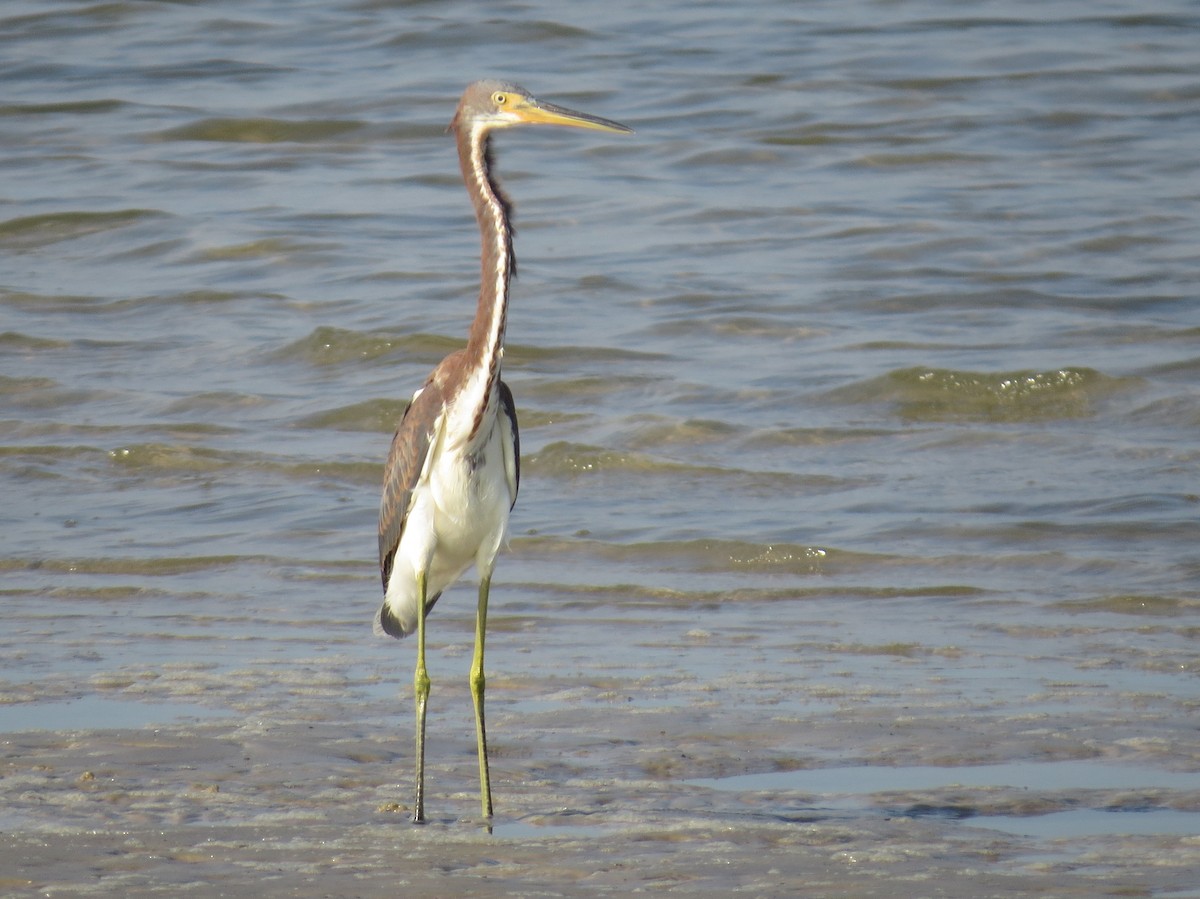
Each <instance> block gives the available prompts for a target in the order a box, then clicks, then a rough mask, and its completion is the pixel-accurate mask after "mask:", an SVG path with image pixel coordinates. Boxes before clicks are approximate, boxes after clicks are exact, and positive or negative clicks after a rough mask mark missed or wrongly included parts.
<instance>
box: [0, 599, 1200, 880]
mask: <svg viewBox="0 0 1200 899" xmlns="http://www.w3.org/2000/svg"><path fill="white" fill-rule="evenodd" d="M452 623H453V624H458V623H459V622H457V621H453V622H452ZM461 623H462V624H464V625H465V624H467V623H469V622H468V620H467V619H463V620H462V622H461ZM509 623H510V624H511V621H510V622H509ZM621 629H627V626H626V628H621ZM501 630H503V627H501ZM667 631H671V632H673V633H674V634H675V637H674V638H673V639H671V640H667V639H666V638H667ZM617 632H618V630H613V631H612V632H611V633H600V634H599V636H600V637H601V638H604V637H612V636H614V635H615V634H616V633H617ZM573 635H574V637H577V638H580V642H577V641H576V640H575V639H567V640H565V641H559V643H558V647H559V649H558V651H559V652H561V651H562V650H563V647H573V649H572V650H570V651H572V652H576V653H578V652H581V651H582V650H583V643H582V642H581V640H582V638H583V637H584V636H585V633H584V632H583V630H582V629H579V630H578V631H576V632H573ZM568 636H570V635H568ZM643 636H647V637H655V633H654V632H651V633H648V634H646V633H644V634H643ZM502 639H503V637H501V638H498V640H497V642H499V641H500V640H502ZM652 642H657V643H659V644H666V643H670V644H671V646H672V649H671V651H670V653H668V654H667V655H669V656H670V657H671V658H672V659H674V661H675V662H676V663H677V664H678V665H679V667H678V668H676V669H674V670H671V671H664V672H660V673H658V674H651V675H648V676H641V677H636V678H632V679H630V680H629V681H627V682H626V681H624V680H623V679H622V678H620V677H618V676H615V675H613V674H611V672H609V673H606V672H604V671H603V670H602V669H604V668H606V667H610V668H614V669H616V668H620V667H621V664H622V662H621V660H622V659H625V660H628V659H630V658H631V657H632V656H630V655H629V654H628V652H625V653H622V652H621V651H614V652H613V653H610V654H609V657H608V659H607V660H606V661H601V660H600V659H597V660H596V663H595V668H592V669H589V668H587V667H584V666H583V665H582V664H581V663H580V662H579V660H578V659H577V662H576V664H563V658H561V657H560V658H559V659H558V660H557V662H556V660H555V659H553V658H549V659H546V660H539V659H536V658H533V659H529V660H528V664H527V665H526V666H525V669H524V672H522V667H521V665H520V657H521V654H520V653H514V652H511V651H501V652H500V653H498V659H497V661H496V663H495V666H496V671H495V673H494V674H493V676H492V678H491V679H490V681H489V695H490V697H491V702H490V705H489V712H490V719H491V730H492V736H493V759H492V767H493V779H494V788H495V793H496V804H497V814H496V818H495V821H494V827H493V829H492V831H491V832H490V833H489V832H488V830H487V829H486V828H485V827H484V826H483V824H482V822H481V821H480V820H479V818H478V817H477V803H478V794H477V784H476V780H475V777H476V768H475V758H474V744H473V730H472V727H473V724H472V719H471V715H470V702H469V697H468V693H467V690H466V687H465V685H464V684H461V683H458V682H457V681H456V680H453V679H452V678H451V671H452V670H454V669H456V668H457V667H461V665H462V664H463V663H464V661H465V649H466V647H465V645H464V644H458V643H454V642H449V643H439V644H435V646H434V647H433V652H434V656H433V659H434V663H435V665H436V667H435V685H434V695H433V700H432V703H433V704H432V709H431V720H430V736H429V739H430V747H429V779H430V781H429V788H430V796H429V799H428V805H429V808H428V813H429V817H430V821H429V823H428V824H426V825H425V826H415V825H413V824H411V823H410V822H409V819H408V816H409V799H410V796H409V792H410V789H411V771H410V764H411V755H410V743H411V734H412V729H411V721H410V711H411V706H410V703H409V701H408V698H407V696H406V695H397V692H398V691H399V692H400V693H403V692H404V691H403V690H402V689H401V688H400V687H399V686H397V685H396V684H393V683H390V682H389V681H388V680H387V679H386V678H384V677H383V676H381V675H379V674H378V673H376V672H371V671H370V669H369V668H366V667H364V666H363V664H362V663H361V660H359V659H356V658H355V657H354V656H352V655H337V656H328V657H317V658H310V659H302V660H298V661H292V662H289V663H287V664H280V663H279V662H278V661H277V660H272V659H262V660H258V661H257V662H252V663H251V664H249V665H247V667H246V668H244V669H243V670H241V671H239V672H236V673H233V674H231V675H224V674H221V673H219V672H215V671H213V670H212V669H211V667H210V666H204V665H196V666H193V667H191V668H189V667H187V666H177V667H176V668H174V669H173V670H172V671H169V672H150V671H147V672H145V673H144V674H143V675H141V676H138V675H136V674H132V675H129V674H127V675H126V676H125V677H124V678H123V680H122V679H119V678H115V677H112V678H105V677H93V678H92V682H91V684H90V686H88V687H87V688H85V689H84V690H82V691H76V699H75V701H74V702H71V703H68V702H66V701H65V697H61V696H60V697H59V699H58V701H57V702H50V703H40V704H37V707H40V708H42V709H43V710H48V711H49V712H50V713H51V714H52V713H53V712H54V710H55V709H56V708H57V709H60V710H61V713H62V716H63V717H69V716H70V715H72V714H74V715H76V716H78V717H80V718H81V719H83V720H88V719H89V715H100V716H104V715H106V714H111V715H112V716H113V717H114V718H118V717H119V716H120V715H121V714H125V713H129V712H133V713H136V712H137V710H139V709H141V710H142V712H143V714H144V715H145V716H146V717H148V718H154V717H156V716H159V715H161V716H164V717H172V716H179V717H180V719H181V720H179V721H177V723H174V724H166V725H152V724H145V725H143V726H138V727H122V728H118V729H97V728H89V729H70V728H66V729H59V730H40V731H29V732H25V733H10V734H6V735H4V737H3V739H2V741H0V748H2V752H3V767H2V769H0V774H2V777H0V791H2V793H3V807H4V812H3V827H2V828H0V830H2V834H3V835H2V837H0V871H3V872H4V873H3V874H2V875H0V887H2V890H3V892H4V894H5V895H14V896H16V895H33V894H38V895H49V896H59V895H63V896H65V895H126V896H142V895H197V896H217V895H220V896H261V895H272V896H274V895H280V896H284V895H286V896H391V895H396V894H397V893H403V894H405V895H416V896H445V895H473V896H560V895H561V896H583V895H594V894H613V895H617V894H625V893H629V892H635V891H653V892H678V893H683V894H687V895H725V894H729V893H734V892H740V893H745V894H748V895H757V896H780V895H810V896H887V897H920V896H974V897H986V896H1013V895H1030V896H1033V895H1037V896H1064V897H1066V896H1080V897H1083V896H1088V897H1092V896H1101V895H1140V896H1150V895H1155V896H1171V897H1182V896H1195V895H1197V893H1196V892H1195V889H1196V888H1195V885H1194V884H1195V871H1196V870H1198V869H1200V836H1197V835H1196V832H1195V830H1194V829H1189V826H1190V825H1191V824H1194V823H1195V822H1196V821H1200V775H1197V774H1195V773H1189V772H1195V771H1196V769H1197V767H1198V766H1200V746H1198V745H1197V743H1196V741H1195V740H1194V739H1193V740H1189V739H1186V733H1185V731H1188V730H1189V728H1188V727H1186V726H1185V725H1184V724H1183V722H1184V721H1185V720H1189V719H1186V718H1185V717H1184V716H1186V715H1187V714H1188V712H1189V709H1188V706H1189V705H1190V704H1194V703H1193V701H1191V700H1187V699H1186V698H1184V697H1174V698H1172V697H1170V696H1168V695H1164V694H1158V695H1149V694H1147V695H1144V696H1142V697H1140V698H1139V697H1134V696H1131V695H1127V696H1126V697H1125V698H1124V699H1123V700H1121V701H1119V702H1110V701H1109V700H1110V697H1108V696H1107V695H1103V694H1101V693H1100V692H1099V691H1097V690H1096V689H1094V687H1093V686H1090V685H1088V684H1086V683H1084V682H1082V681H1080V682H1076V683H1074V684H1069V683H1065V682H1064V683H1061V684H1059V685H1058V686H1052V687H1049V688H1048V689H1047V691H1046V693H1045V694H1044V695H1042V696H1040V697H1031V696H1028V695H1025V696H1022V695H1018V694H1017V693H1016V692H1012V693H1007V694H1006V693H1005V692H1004V691H1003V690H1002V689H997V688H996V686H995V685H996V684H998V683H1002V680H1001V679H1000V678H999V677H995V676H994V675H996V672H992V674H993V676H994V677H993V678H992V680H991V681H990V683H989V679H988V678H986V677H985V678H983V679H981V681H980V682H979V683H978V685H977V687H971V686H970V685H969V684H968V683H967V682H965V681H963V680H961V679H959V680H958V682H957V683H955V682H954V681H952V680H951V679H949V678H946V677H944V676H943V674H944V670H943V669H944V666H945V664H947V661H946V660H947V659H948V660H949V662H948V664H950V665H951V666H952V667H954V668H956V669H958V670H959V674H960V675H961V673H962V671H963V670H965V669H966V668H969V667H972V666H974V665H976V664H983V663H984V660H985V658H986V656H987V655H988V653H987V652H986V651H983V650H985V649H986V647H984V646H980V647H976V648H972V649H970V650H967V651H965V652H958V653H949V652H943V653H942V654H941V655H938V654H935V653H930V652H924V651H921V650H919V649H917V648H915V647H909V648H908V650H906V651H903V652H902V651H901V650H900V649H899V648H898V647H891V648H890V649H889V648H887V647H877V648H876V650H877V651H875V652H870V651H868V650H867V648H866V647H864V646H862V645H861V644H859V645H857V646H854V645H849V644H839V645H830V646H827V647H825V648H824V649H820V648H817V647H810V648H809V652H808V656H809V658H807V659H805V661H804V666H805V667H808V668H814V667H818V668H819V667H820V666H822V665H830V666H838V667H840V668H841V670H842V671H843V673H844V675H845V676H843V677H842V678H840V685H839V684H838V682H836V681H832V680H829V679H826V678H824V677H820V676H817V677H811V678H808V679H799V678H796V677H795V672H794V670H792V669H793V668H794V667H795V666H794V665H793V666H789V665H788V664H787V663H786V660H785V663H784V664H783V665H779V664H778V660H777V657H775V656H772V655H770V654H767V655H764V654H763V653H761V652H759V651H757V650H756V649H755V647H754V644H755V642H756V641H753V640H746V639H738V638H737V637H736V636H733V635H730V636H726V637H720V636H714V635H711V634H708V635H705V634H703V633H698V632H696V631H695V630H692V631H690V632H684V633H679V632H678V631H677V630H675V629H671V628H668V629H662V630H660V631H658V632H657V639H653V640H649V641H648V643H652ZM407 648H408V647H405V649H407ZM993 648H994V647H993ZM642 651H644V652H645V653H646V654H647V655H648V657H649V658H648V659H647V664H646V668H647V669H648V670H651V671H653V670H654V669H655V668H661V667H663V666H661V665H658V664H656V663H655V659H656V658H658V659H659V660H660V661H661V659H662V658H665V657H666V656H664V655H662V652H663V650H662V648H661V646H660V648H659V649H658V650H655V649H654V648H653V647H650V646H643V650H642ZM551 655H553V653H551ZM939 659H940V660H941V661H938V660H939ZM407 660H408V656H407V655H406V654H404V653H403V652H401V653H398V654H397V665H398V666H400V665H402V664H403V663H404V662H406V661H407ZM1009 661H1011V660H1009ZM693 664H694V665H695V669H694V670H695V672H696V673H694V674H692V675H690V676H689V675H687V674H685V673H684V672H685V671H686V670H687V669H688V668H689V667H690V666H691V665H693ZM556 667H557V671H554V670H551V669H554V668H556ZM505 668H507V669H508V670H507V671H505V670H504V669H505ZM401 670H402V669H400V668H399V667H398V669H397V672H396V675H395V677H396V680H397V681H399V682H400V683H401V684H404V683H406V678H404V676H403V674H401V673H400V671H401ZM873 670H874V671H887V670H891V671H893V672H894V673H895V675H896V676H895V677H893V678H891V679H890V680H881V679H875V678H874V677H873V674H872V671H873ZM439 671H440V673H441V675H442V677H440V678H438V676H437V674H438V672H439ZM914 673H917V674H919V675H920V676H917V677H913V676H911V675H912V674H914ZM60 692H66V693H70V692H71V691H69V690H63V691H60ZM221 705H226V706H228V708H226V709H225V710H224V711H221V710H220V709H219V708H218V707H219V706H221ZM1054 706H1060V707H1071V708H1072V712H1071V714H1070V715H1069V716H1064V715H1063V714H1062V713H1054V714H1052V713H1051V709H1052V708H1053V707H1054ZM34 707H35V706H34V705H27V706H25V708H26V709H27V710H30V709H33V708H34ZM10 708H12V707H10ZM89 708H92V710H93V711H92V712H89V711H88V710H89ZM189 710H190V711H192V712H195V713H201V714H199V715H198V716H197V717H194V718H193V719H192V720H186V716H187V714H188V712H189ZM1191 714H1192V715H1193V716H1194V710H1193V711H1191ZM864 766H865V767H864ZM1072 812H1073V813H1076V814H1083V813H1090V818H1089V821H1090V824H1089V826H1090V827H1091V829H1092V830H1093V831H1095V830H1096V828H1095V821H1096V820H1097V816H1100V817H1099V820H1101V821H1105V820H1107V822H1108V823H1107V824H1103V825H1102V826H1101V827H1100V828H1099V832H1090V833H1089V832H1086V831H1087V827H1080V828H1078V830H1079V831H1080V832H1073V828H1074V825H1073V823H1072V821H1073V819H1072V816H1071V815H1070V814H1068V815H1065V816H1064V815H1063V814H1062V813H1072ZM1055 814H1058V815H1060V816H1061V817H1060V818H1059V819H1056V820H1061V822H1062V823H1060V824H1059V825H1058V826H1057V827H1056V828H1054V830H1055V831H1056V832H1055V833H1053V834H1052V835H1045V834H1043V835H1041V836H1037V835H1024V834H1023V833H1022V830H1023V829H1026V828H1024V824H1025V823H1029V822H1033V823H1036V822H1038V821H1039V820H1048V819H1047V818H1046V816H1048V815H1055ZM1155 816H1158V818H1157V819H1156V820H1157V821H1158V823H1159V824H1161V823H1162V820H1163V819H1164V817H1169V816H1173V817H1172V820H1173V821H1174V823H1173V824H1171V825H1170V826H1165V827H1159V826H1156V825H1155V824H1154V823H1152V824H1151V825H1150V831H1151V832H1142V831H1144V830H1145V829H1146V828H1145V826H1144V825H1143V823H1142V822H1145V821H1148V820H1150V819H1151V818H1154V817H1155ZM976 819H978V820H980V821H986V822H987V823H988V825H989V826H984V827H981V826H978V824H976V823H975V821H976ZM1180 822H1182V826H1180ZM1079 823H1081V819H1080V820H1076V821H1075V824H1079ZM1034 829H1036V828H1034ZM1160 831H1161V832H1160Z"/></svg>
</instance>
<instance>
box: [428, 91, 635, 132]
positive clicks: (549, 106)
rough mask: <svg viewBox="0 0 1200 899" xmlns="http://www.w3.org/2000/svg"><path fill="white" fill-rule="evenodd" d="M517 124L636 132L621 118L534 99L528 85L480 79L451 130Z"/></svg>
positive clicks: (465, 95) (466, 94)
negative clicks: (617, 120) (526, 86)
mask: <svg viewBox="0 0 1200 899" xmlns="http://www.w3.org/2000/svg"><path fill="white" fill-rule="evenodd" d="M513 125H565V126H567V127H569V128H590V129H592V130H594V131H615V132H619V133H621V134H630V133H632V132H633V129H632V128H627V127H626V126H625V125H622V124H621V123H620V122H613V121H610V120H609V119H602V118H600V117H599V116H594V115H589V114H588V113H585V112H576V111H575V110H573V109H566V108H565V107H562V106H555V105H554V104H553V103H543V102H541V101H540V100H536V99H534V97H533V95H532V94H530V93H529V91H527V90H525V88H523V87H518V86H517V85H515V84H508V83H505V82H503V81H476V82H475V83H474V84H471V85H470V86H468V87H467V89H466V91H464V92H463V95H462V99H461V100H459V101H458V109H457V110H456V111H455V113H454V118H453V119H452V120H451V122H450V128H451V130H456V129H461V128H468V129H470V128H483V129H484V130H485V131H490V130H492V129H494V128H511V127H512V126H513Z"/></svg>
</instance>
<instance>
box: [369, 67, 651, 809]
mask: <svg viewBox="0 0 1200 899" xmlns="http://www.w3.org/2000/svg"><path fill="white" fill-rule="evenodd" d="M516 125H563V126H568V127H572V128H588V129H592V130H596V131H609V132H619V133H630V132H631V131H632V129H631V128H628V127H626V126H625V125H622V124H620V123H618V122H613V121H610V120H608V119H603V118H600V117H598V116H594V115H589V114H587V113H582V112H576V111H574V110H571V109H566V108H564V107H562V106H556V105H553V104H551V103H544V102H541V101H539V100H536V99H534V97H533V96H532V95H531V94H530V93H529V92H528V91H527V90H525V89H524V88H522V87H519V86H517V85H515V84H509V83H506V82H502V81H477V82H475V83H473V84H471V85H470V86H468V87H467V89H466V91H465V92H464V93H463V95H462V99H461V100H460V101H459V103H458V108H457V110H456V111H455V113H454V118H453V119H452V120H451V122H450V127H449V129H448V130H449V131H450V132H452V133H453V134H454V138H455V141H456V143H457V145H458V159H459V166H460V168H461V169H462V176H463V181H464V182H465V183H466V187H467V193H468V194H470V197H471V203H472V205H473V206H474V208H475V218H476V221H477V222H478V225H479V232H480V238H481V244H482V247H481V257H482V258H481V263H480V267H481V278H480V288H479V302H478V305H477V306H476V308H475V317H474V319H473V320H472V322H471V329H470V331H469V332H468V336H467V344H466V346H465V347H464V348H463V349H460V350H457V351H456V352H453V353H451V354H450V355H449V356H447V357H446V358H445V359H443V360H442V361H441V363H439V364H438V366H437V367H436V368H434V370H433V371H432V372H431V373H430V374H429V377H427V378H426V379H425V383H424V384H423V385H422V386H421V388H420V389H419V390H417V392H416V393H414V394H413V398H412V402H411V403H409V405H408V407H407V408H406V409H405V411H404V413H403V415H402V416H401V419H400V423H399V425H398V426H397V428H396V433H395V435H394V436H393V438H392V444H391V449H390V451H389V453H388V458H387V464H386V467H385V469H384V480H383V497H382V499H381V501H380V508H379V571H380V575H381V576H382V579H383V605H382V606H381V607H380V609H379V612H378V614H377V615H376V616H375V632H376V633H377V634H386V635H388V636H392V637H397V638H400V637H405V636H407V635H409V634H411V633H413V632H414V631H415V632H416V635H417V663H416V670H415V672H414V675H413V694H414V698H415V707H416V798H415V802H414V804H413V821H414V822H417V823H421V822H423V821H424V820H425V713H426V707H427V704H428V700H429V692H430V679H429V673H428V670H427V668H426V665H425V618H426V616H427V615H428V613H429V611H430V610H431V609H432V608H433V606H434V604H435V603H436V602H437V601H438V599H439V597H441V595H442V592H443V591H444V590H446V589H447V588H448V587H449V586H450V585H451V584H453V583H454V582H455V581H457V580H458V579H459V577H461V576H462V575H463V574H464V573H465V572H466V571H467V569H468V568H470V567H471V566H472V565H474V566H475V569H476V571H477V573H478V575H479V597H478V606H477V608H476V613H475V651H474V654H473V656H472V659H471V670H470V680H469V683H470V688H471V699H472V703H473V705H474V708H475V731H476V742H477V748H478V753H479V795H480V802H481V805H482V811H483V816H484V818H485V819H487V820H490V819H491V817H492V788H491V780H490V777H489V774H488V749H487V728H486V726H485V724H484V690H485V678H484V669H483V652H484V639H485V636H486V631H487V610H488V591H489V589H490V587H491V580H492V571H493V568H494V566H495V562H496V556H497V554H498V553H499V551H500V549H501V547H502V545H503V543H504V539H505V533H506V530H507V528H508V516H509V512H510V511H511V510H512V507H513V505H514V504H515V503H516V500H517V489H518V485H519V483H520V480H521V458H520V436H519V433H518V430H517V414H516V408H515V406H514V404H513V395H512V391H510V390H509V389H508V385H506V384H505V383H504V381H503V380H501V378H500V364H501V360H502V358H503V356H504V332H505V324H506V320H507V315H508V292H509V283H510V281H511V279H512V277H513V276H514V275H515V273H516V257H515V256H514V254H513V228H512V224H511V221H510V219H511V212H512V205H511V203H510V202H509V200H508V198H507V196H506V195H505V194H504V192H503V190H502V189H501V187H500V185H499V183H498V182H497V180H496V176H495V173H494V171H493V154H492V146H491V139H492V134H493V132H495V131H498V130H500V129H502V128H511V127H513V126H516Z"/></svg>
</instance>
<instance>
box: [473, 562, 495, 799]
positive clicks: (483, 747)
mask: <svg viewBox="0 0 1200 899" xmlns="http://www.w3.org/2000/svg"><path fill="white" fill-rule="evenodd" d="M491 583H492V579H491V576H490V575H484V576H482V577H480V579H479V609H478V611H477V612H476V613H475V657H474V659H473V660H472V662H471V699H472V700H474V702H475V734H476V738H477V741H478V744H479V798H480V802H481V803H482V805H483V816H484V817H485V818H491V817H492V781H491V778H490V777H489V776H488V751H487V728H486V726H485V725H484V720H483V690H484V685H485V678H484V676H483V640H484V636H485V635H486V633H487V606H488V588H489V587H490V586H491Z"/></svg>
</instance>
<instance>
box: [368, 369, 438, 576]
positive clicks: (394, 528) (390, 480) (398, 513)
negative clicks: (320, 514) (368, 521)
mask: <svg viewBox="0 0 1200 899" xmlns="http://www.w3.org/2000/svg"><path fill="white" fill-rule="evenodd" d="M442 406H443V396H442V387H441V385H440V384H438V383H437V382H435V381H434V380H433V379H432V378H431V379H430V380H429V381H427V382H426V383H425V386H424V387H423V388H422V389H421V390H420V391H419V392H418V393H417V395H416V396H414V397H413V400H412V402H411V403H409V404H408V408H407V409H405V410H404V414H403V415H402V416H401V417H400V424H399V425H397V427H396V433H395V435H394V436H393V437H392V448H391V450H390V451H389V452H388V459H387V465H386V466H385V467H384V471H383V497H382V498H381V499H380V502H379V573H380V575H381V576H382V578H383V590H384V592H385V593H386V592H387V585H388V578H389V577H391V574H392V560H393V559H394V558H395V557H396V550H397V548H398V547H399V546H400V535H401V534H402V533H404V525H405V522H406V521H407V520H408V510H409V507H410V506H411V505H412V496H413V491H414V490H415V489H416V487H417V483H418V482H419V481H420V479H421V471H422V470H423V469H424V468H425V460H426V458H427V457H428V456H429V444H430V442H431V441H432V440H433V436H434V429H435V426H436V424H437V420H438V416H439V415H441V413H442Z"/></svg>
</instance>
